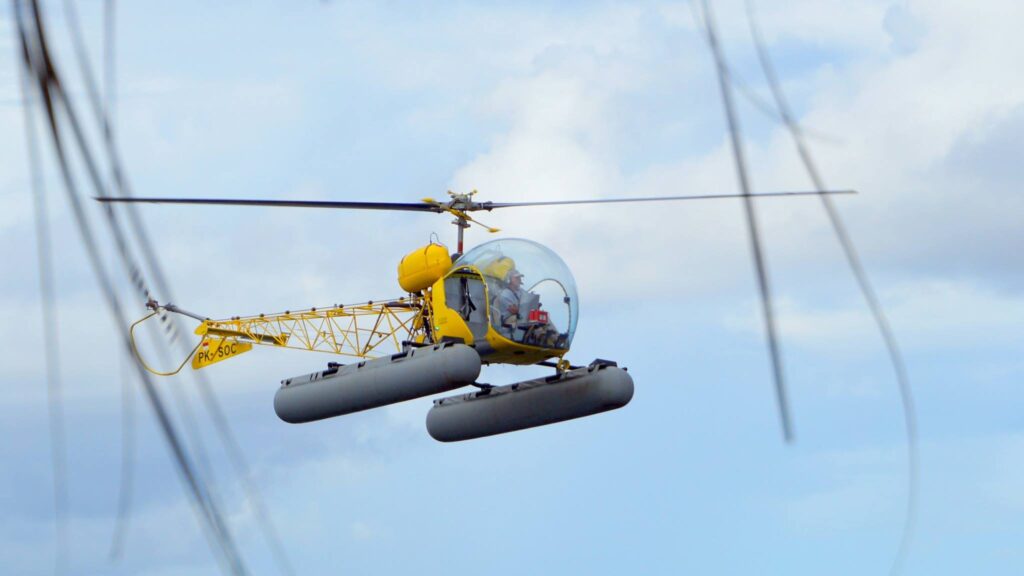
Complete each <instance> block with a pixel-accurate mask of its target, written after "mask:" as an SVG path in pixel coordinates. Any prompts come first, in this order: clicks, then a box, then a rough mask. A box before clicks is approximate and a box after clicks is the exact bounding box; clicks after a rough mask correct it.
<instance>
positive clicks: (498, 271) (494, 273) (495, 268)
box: [483, 256, 516, 280]
mask: <svg viewBox="0 0 1024 576" xmlns="http://www.w3.org/2000/svg"><path fill="white" fill-rule="evenodd" d="M515 267H516V261H515V260H513V259H511V258H509V257H508V256H501V257H499V258H496V259H495V260H494V261H493V262H491V263H490V264H489V265H487V267H486V268H485V269H484V270H483V273H484V274H486V275H488V276H490V277H492V278H497V279H498V280H507V279H508V273H509V271H511V270H514V269H515Z"/></svg>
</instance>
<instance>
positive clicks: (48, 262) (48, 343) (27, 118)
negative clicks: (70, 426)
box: [15, 45, 71, 575]
mask: <svg viewBox="0 0 1024 576" xmlns="http://www.w3.org/2000/svg"><path fill="white" fill-rule="evenodd" d="M15 46H16V47H17V45H15ZM18 80H19V85H20V87H21V94H22V98H23V99H24V100H25V102H26V105H25V107H24V108H23V110H24V115H23V117H24V123H25V143H26V149H27V151H28V164H29V178H30V190H31V193H32V205H33V211H34V213H35V232H36V260H37V262H38V266H39V295H40V300H41V303H42V306H41V313H42V321H43V357H44V361H45V364H46V368H45V373H46V396H47V413H48V423H49V431H50V458H51V466H52V468H53V509H54V517H55V522H54V526H55V529H56V541H55V550H54V573H55V574H58V575H59V574H65V573H67V571H68V568H69V566H70V562H71V559H70V543H71V540H70V534H69V531H68V519H67V517H68V505H69V498H68V489H67V476H68V473H67V433H66V430H65V415H64V392H63V388H64V385H63V382H62V378H61V355H60V342H59V340H58V337H57V335H58V326H59V324H60V323H59V319H58V316H57V310H56V297H55V288H54V282H55V279H54V267H53V248H52V238H51V233H50V221H49V210H48V209H47V202H46V186H45V183H44V181H43V170H42V165H41V163H40V158H39V142H38V139H37V135H36V126H35V121H34V119H33V117H32V108H31V106H30V104H29V103H30V102H31V100H30V99H29V97H28V96H29V91H30V86H29V78H28V71H27V70H26V69H24V68H22V67H19V69H18Z"/></svg>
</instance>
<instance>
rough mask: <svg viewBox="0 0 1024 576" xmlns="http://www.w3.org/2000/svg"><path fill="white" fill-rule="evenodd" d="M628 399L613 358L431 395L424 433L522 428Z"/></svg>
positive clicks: (628, 386) (466, 434)
mask: <svg viewBox="0 0 1024 576" xmlns="http://www.w3.org/2000/svg"><path fill="white" fill-rule="evenodd" d="M632 398H633V378H632V377H630V375H629V374H628V373H627V372H626V371H625V370H624V369H622V368H619V367H617V366H616V365H615V363H614V362H607V361H594V362H593V363H591V364H590V366H587V367H586V368H578V369H575V370H569V371H566V372H563V373H561V374H559V375H555V376H550V377H548V378H537V379H535V380H527V381H525V382H519V383H517V384H510V385H508V386H497V387H494V388H490V389H488V390H482V391H480V392H473V393H471V394H463V395H459V396H450V397H448V398H442V399H440V400H434V406H433V408H431V409H430V412H429V413H427V432H429V433H430V435H431V436H432V437H433V438H434V439H435V440H440V441H441V442H456V441H459V440H471V439H473V438H481V437H483V436H492V435H494V434H502V433H505V432H512V431H514V430H523V429H525V428H533V427H535V426H543V425H545V424H554V423H555V422H562V421H564V420H571V419H573V418H580V417H583V416H590V415H591V414H597V413H600V412H606V411H608V410H614V409H616V408H621V407H623V406H625V405H626V404H628V403H629V401H630V400H631V399H632Z"/></svg>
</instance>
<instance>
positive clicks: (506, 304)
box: [495, 268, 526, 338]
mask: <svg viewBox="0 0 1024 576" xmlns="http://www.w3.org/2000/svg"><path fill="white" fill-rule="evenodd" d="M504 280H505V287H504V288H503V289H502V290H501V292H500V293H499V294H498V297H497V298H496V299H495V307H496V308H497V309H498V314H499V318H500V319H501V332H502V334H503V335H504V336H505V337H507V338H511V337H512V335H513V334H514V333H515V329H516V321H517V320H518V315H519V304H520V303H521V302H522V300H523V297H524V296H526V291H525V290H523V273H522V272H520V271H519V270H516V269H515V268H513V269H511V270H509V271H508V273H507V274H505V278H504Z"/></svg>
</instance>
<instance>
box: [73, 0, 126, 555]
mask: <svg viewBox="0 0 1024 576" xmlns="http://www.w3.org/2000/svg"><path fill="white" fill-rule="evenodd" d="M115 18H116V10H115V4H114V0H103V96H104V98H103V116H104V117H105V118H106V119H107V125H106V127H105V128H106V129H105V130H104V131H103V136H104V141H105V142H113V138H114V132H115V131H114V118H115V115H114V97H115V90H116V87H117V82H116V78H117V76H116V69H115V68H114V66H115V64H116V59H115V58H114V48H115V43H114V42H115V39H116V34H115V29H116V28H115V23H116V19H115ZM76 25H77V18H76ZM107 161H108V162H109V163H110V173H111V176H110V180H111V181H113V180H114V177H113V174H114V169H115V168H114V160H113V158H112V157H111V156H110V155H109V154H108V155H107ZM130 361H131V360H129V359H127V358H123V357H122V358H121V362H120V366H119V375H120V379H121V480H120V489H119V490H118V498H117V521H116V522H115V524H114V534H113V536H112V537H111V541H110V552H109V558H110V560H112V561H117V560H120V558H121V556H122V554H123V553H124V542H125V536H126V534H127V533H128V530H129V527H130V522H131V512H132V497H133V494H134V488H135V446H136V428H135V393H134V392H135V390H134V385H133V381H132V379H131V375H130V374H129V373H128V371H127V366H126V362H130Z"/></svg>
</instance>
